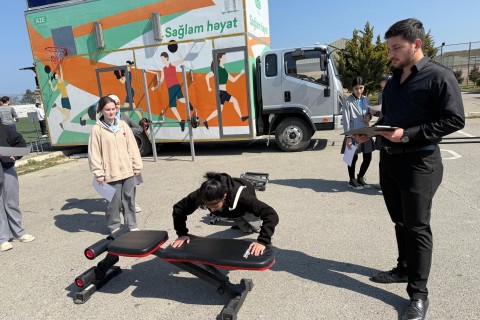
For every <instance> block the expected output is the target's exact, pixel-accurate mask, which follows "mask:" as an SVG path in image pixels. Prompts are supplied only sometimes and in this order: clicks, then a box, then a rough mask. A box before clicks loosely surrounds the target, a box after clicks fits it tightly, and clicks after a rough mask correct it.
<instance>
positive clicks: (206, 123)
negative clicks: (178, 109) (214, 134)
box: [203, 120, 208, 129]
mask: <svg viewBox="0 0 480 320" xmlns="http://www.w3.org/2000/svg"><path fill="white" fill-rule="evenodd" d="M203 125H204V126H205V128H207V129H208V121H207V120H204V121H203Z"/></svg>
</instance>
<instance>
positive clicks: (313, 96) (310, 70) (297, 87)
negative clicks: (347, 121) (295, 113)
mask: <svg viewBox="0 0 480 320" xmlns="http://www.w3.org/2000/svg"><path fill="white" fill-rule="evenodd" d="M320 57H321V51H319V50H314V49H311V50H299V49H297V50H295V51H285V52H284V53H283V60H284V63H283V68H284V70H283V77H282V91H283V102H282V104H283V107H284V108H289V107H292V108H301V109H303V110H305V111H306V112H307V114H308V115H309V117H310V118H311V120H312V122H313V123H315V124H325V123H330V122H331V123H333V120H334V119H333V114H334V113H335V112H334V108H335V105H334V100H333V97H332V96H325V88H327V87H328V86H329V85H328V76H327V71H322V70H321V68H320ZM317 127H318V125H317Z"/></svg>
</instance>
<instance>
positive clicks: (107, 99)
mask: <svg viewBox="0 0 480 320" xmlns="http://www.w3.org/2000/svg"><path fill="white" fill-rule="evenodd" d="M110 102H113V104H115V100H113V99H112V98H110V97H109V96H103V97H101V98H100V100H98V103H97V113H100V112H102V110H103V108H105V106H106V105H107V104H108V103H110Z"/></svg>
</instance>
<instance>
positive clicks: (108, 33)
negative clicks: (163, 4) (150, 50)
mask: <svg viewBox="0 0 480 320" xmlns="http://www.w3.org/2000/svg"><path fill="white" fill-rule="evenodd" d="M180 15H182V14H174V15H170V16H168V17H162V19H161V20H162V24H163V23H166V22H169V21H170V20H173V19H175V18H177V17H178V16H180ZM151 30H152V20H151V19H148V20H142V21H138V22H133V23H129V24H125V25H121V26H118V27H116V28H110V29H107V30H104V31H103V37H104V39H105V45H106V47H105V49H104V50H116V49H119V48H121V47H123V46H124V45H126V44H127V43H129V42H130V41H132V40H134V39H136V38H138V37H140V36H141V35H143V34H145V33H147V32H149V31H151ZM75 44H76V46H77V52H78V54H85V53H91V52H92V51H93V52H95V51H97V50H98V49H97V48H96V44H95V38H94V37H92V35H91V34H89V35H85V36H83V37H78V38H76V39H75ZM144 45H148V44H144ZM92 48H94V49H92ZM106 55H108V53H102V54H99V55H98V56H96V59H97V60H100V59H102V58H103V57H105V56H106Z"/></svg>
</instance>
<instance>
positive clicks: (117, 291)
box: [0, 100, 480, 320]
mask: <svg viewBox="0 0 480 320" xmlns="http://www.w3.org/2000/svg"><path fill="white" fill-rule="evenodd" d="M474 101H475V102H476V101H477V100H474ZM479 101H480V100H479ZM478 110H480V108H479V109H478ZM468 135H470V136H476V137H479V136H480V119H470V120H468V121H467V126H466V128H465V129H464V130H463V131H462V132H460V133H456V134H455V135H454V137H467V136H468ZM315 138H316V139H315V144H312V146H311V149H310V150H308V151H305V152H301V153H283V152H279V151H278V150H277V148H276V147H275V145H274V141H271V142H270V145H269V146H266V140H264V139H261V140H257V141H255V142H252V143H245V142H242V143H238V142H230V143H218V144H208V145H207V144H196V160H195V161H194V162H193V161H191V156H190V148H189V146H188V144H185V145H181V146H178V145H177V146H164V147H163V148H162V150H160V151H159V159H158V161H157V162H154V161H153V158H151V157H150V158H144V166H145V168H144V170H143V176H144V183H143V184H142V185H140V186H139V188H138V190H137V197H138V203H139V204H140V205H141V206H142V208H143V211H142V212H141V213H140V214H139V215H138V220H139V227H140V228H141V229H152V230H166V231H168V232H169V235H170V239H173V238H175V237H176V236H175V233H174V230H173V226H172V218H171V211H172V210H171V208H172V205H173V204H174V203H175V202H176V201H177V200H179V199H180V198H181V197H183V196H184V195H186V193H187V192H189V191H191V190H193V189H194V188H196V187H197V186H198V185H199V184H200V183H201V182H202V175H203V173H204V172H206V171H209V170H213V171H224V172H228V173H230V174H232V175H234V176H238V175H240V174H241V173H242V172H245V171H256V172H268V173H269V174H270V183H269V184H268V185H267V188H266V190H265V191H263V192H258V197H259V198H260V199H262V200H263V201H265V202H267V203H269V204H271V205H272V206H273V207H274V208H275V209H276V210H277V211H278V213H279V216H280V223H279V225H278V228H277V231H276V233H275V235H274V238H273V244H274V246H275V251H276V260H277V263H276V265H275V266H274V267H272V268H271V269H270V270H268V271H264V272H248V271H231V272H230V273H229V277H230V279H231V281H232V282H235V283H237V282H239V281H240V279H242V278H250V279H252V280H253V283H254V288H253V290H252V291H251V292H250V293H249V295H248V297H247V299H246V301H245V303H244V305H243V307H242V309H241V311H240V313H239V315H238V317H239V319H285V320H287V319H288V320H290V319H397V318H398V316H399V314H401V312H402V310H403V308H404V307H405V305H406V303H407V299H406V297H407V294H406V291H405V284H393V285H382V284H377V283H373V282H370V281H369V280H368V278H369V277H370V276H371V275H373V274H375V273H376V272H377V271H379V270H384V269H390V268H391V267H393V266H394V265H395V259H396V244H395V239H394V230H393V225H392V223H391V222H390V220H389V218H388V214H387V212H386V209H385V206H384V203H383V198H382V195H381V191H379V190H376V189H371V190H364V191H351V189H348V188H347V177H348V174H347V169H346V167H345V165H344V164H343V162H342V158H341V155H340V146H341V141H342V136H340V132H339V131H330V132H318V133H317V134H316V135H315ZM465 141H470V143H445V144H442V145H441V149H442V155H443V157H444V166H445V175H444V179H443V183H442V185H441V187H440V188H439V190H438V192H437V195H436V197H435V200H434V207H433V217H432V225H433V234H434V258H433V266H432V272H431V278H430V282H429V290H430V299H431V303H430V308H429V311H428V319H479V318H480V302H479V301H480V293H479V291H478V289H477V288H478V287H479V286H480V276H479V273H478V271H477V267H478V265H480V249H479V245H478V244H479V242H480V241H479V240H480V232H479V231H480V230H479V228H480V226H479V223H480V217H479V213H480V210H479V208H480V197H479V196H478V188H477V184H478V182H479V181H480V171H479V170H478V159H479V154H480V152H479V148H478V143H473V142H474V140H465ZM446 142H461V141H458V140H450V141H446ZM377 164H378V153H374V156H373V161H372V165H371V167H370V169H369V171H368V173H367V179H368V180H369V181H370V182H373V183H375V182H377V181H378V165H377ZM91 182H92V176H91V175H90V173H89V170H88V164H87V160H86V159H78V160H74V161H70V162H68V163H65V164H62V165H60V166H56V167H53V168H49V169H45V170H42V171H39V172H35V173H31V174H27V175H23V176H21V177H20V189H21V208H22V209H23V213H24V217H25V218H24V219H25V223H24V224H25V226H26V227H27V229H28V231H29V232H30V233H32V234H34V235H35V236H36V237H37V240H36V241H34V242H32V243H28V244H23V243H18V242H16V243H14V249H13V250H10V251H8V252H4V253H1V254H0V270H1V273H2V279H1V280H0V318H1V319H28V318H33V319H69V318H71V319H109V318H115V319H132V318H136V319H172V320H173V319H216V318H217V317H218V314H219V313H220V311H221V309H222V307H223V305H224V304H225V302H226V298H225V297H224V296H220V295H218V294H217V293H216V291H215V289H214V288H213V287H212V286H210V285H208V284H207V283H205V282H203V281H201V280H198V279H197V278H195V277H193V276H191V275H189V274H188V273H186V272H183V271H180V270H179V269H177V268H176V267H175V266H173V265H170V264H168V263H165V262H163V261H161V260H160V259H158V258H156V257H153V256H150V257H147V258H143V259H133V258H132V259H128V258H122V259H121V260H120V262H119V264H118V265H119V266H120V267H121V268H122V269H123V273H122V274H121V275H119V276H118V277H116V278H115V279H113V280H112V281H111V282H110V283H109V284H107V286H106V287H104V288H103V289H102V290H100V292H97V293H96V294H95V295H94V296H93V297H92V298H91V299H90V300H89V301H88V302H87V303H86V304H83V305H75V304H74V303H73V295H74V292H76V291H77V288H76V287H75V286H74V285H73V280H74V278H75V276H77V275H78V274H80V273H81V272H83V271H85V270H87V269H88V268H90V267H91V266H93V265H94V263H95V261H89V260H87V259H85V258H84V257H83V250H84V249H85V248H86V247H87V246H88V245H90V244H92V243H94V242H96V241H97V240H99V239H102V238H104V237H106V232H107V230H106V228H105V223H104V213H103V212H104V211H103V210H104V208H105V202H104V201H103V200H102V199H100V197H99V196H98V195H97V194H96V193H95V192H94V190H93V188H92V187H91ZM206 218H207V215H206V214H205V212H204V211H198V212H197V213H195V214H193V215H192V216H190V218H189V220H188V222H187V224H188V226H189V229H190V231H191V232H192V233H194V234H196V235H200V236H212V237H228V238H231V237H233V238H243V239H255V236H253V235H243V234H241V233H240V232H238V231H237V230H230V229H229V226H228V225H226V224H219V225H215V226H211V225H208V223H207V221H208V220H207V219H206Z"/></svg>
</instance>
